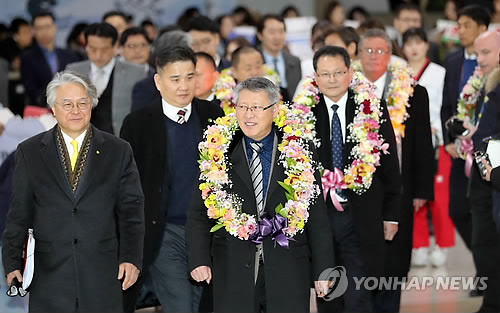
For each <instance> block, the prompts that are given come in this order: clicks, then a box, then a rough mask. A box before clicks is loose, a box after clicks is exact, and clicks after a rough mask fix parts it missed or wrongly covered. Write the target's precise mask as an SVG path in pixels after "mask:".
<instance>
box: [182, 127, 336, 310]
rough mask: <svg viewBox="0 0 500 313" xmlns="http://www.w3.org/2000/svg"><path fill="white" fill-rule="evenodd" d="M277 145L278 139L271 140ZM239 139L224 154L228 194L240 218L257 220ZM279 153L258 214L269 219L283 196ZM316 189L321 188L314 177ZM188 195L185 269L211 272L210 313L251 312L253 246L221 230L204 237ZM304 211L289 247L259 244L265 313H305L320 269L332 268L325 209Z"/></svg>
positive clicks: (202, 216) (202, 213) (198, 203)
mask: <svg viewBox="0 0 500 313" xmlns="http://www.w3.org/2000/svg"><path fill="white" fill-rule="evenodd" d="M277 137H278V140H281V138H282V134H277ZM243 145H244V139H243V133H242V132H241V131H238V132H237V133H236V134H235V136H234V139H233V142H232V144H231V147H230V148H229V152H228V156H229V162H230V164H231V168H230V169H229V177H231V179H232V181H233V185H232V187H231V189H230V191H231V192H232V193H235V194H237V195H238V196H239V197H241V198H242V199H243V204H244V206H243V209H242V210H243V212H246V213H248V214H253V215H256V214H257V209H256V207H257V205H256V201H255V195H254V192H253V187H252V179H251V176H250V170H249V167H248V158H247V156H246V153H245V151H244V148H243ZM279 154H280V152H279V151H278V150H276V157H275V162H274V165H273V167H272V168H271V171H272V172H271V173H270V175H271V180H270V185H269V188H268V192H267V195H266V201H265V207H264V210H265V212H267V213H268V214H269V215H271V216H274V215H275V212H274V211H275V208H276V206H278V204H280V203H282V204H283V205H284V204H285V203H286V197H285V191H284V189H283V188H282V187H280V185H279V184H278V181H283V180H284V179H285V178H286V175H285V173H284V168H283V167H282V166H281V164H280V162H279V161H278V159H279ZM315 174H316V175H315V176H316V183H319V182H321V179H320V177H319V173H315ZM197 189H198V188H196V190H195V191H194V193H193V198H194V201H193V203H192V206H191V207H190V210H189V211H188V220H187V225H186V244H187V249H188V263H189V264H188V266H189V271H192V270H193V269H195V268H196V267H198V266H202V265H206V266H209V267H211V269H212V273H213V280H212V281H213V290H214V311H215V312H255V310H256V309H255V308H254V290H255V288H254V286H255V284H254V271H255V249H256V248H255V244H254V243H252V242H251V241H247V240H240V239H238V238H236V237H234V236H232V235H230V234H229V233H228V232H227V231H226V230H225V229H220V230H218V231H216V232H215V233H210V228H211V227H212V226H213V225H214V222H213V220H210V219H209V218H208V217H207V209H206V207H205V206H204V204H203V201H202V199H201V191H200V190H197ZM322 196H323V195H322V194H321V195H320V196H319V198H318V199H317V200H316V203H315V204H313V205H312V206H311V207H310V208H309V214H310V215H309V220H308V222H307V224H306V226H305V231H304V232H303V233H302V234H298V235H296V236H295V237H294V239H295V241H290V242H289V243H290V246H289V249H286V248H283V247H281V246H279V245H276V246H275V243H274V242H273V241H272V240H271V238H267V239H265V240H264V243H263V249H264V260H265V266H264V273H265V274H264V275H265V284H266V291H267V303H266V305H267V309H268V311H269V312H309V296H310V293H309V292H310V286H311V284H312V282H313V281H314V280H317V279H318V277H319V275H320V274H321V272H322V271H324V270H325V269H327V268H329V267H332V266H333V243H332V235H331V232H330V226H329V223H328V217H327V213H326V207H325V203H324V201H323V200H322V199H321V197H322Z"/></svg>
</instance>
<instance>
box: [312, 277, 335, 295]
mask: <svg viewBox="0 0 500 313" xmlns="http://www.w3.org/2000/svg"><path fill="white" fill-rule="evenodd" d="M330 284H331V282H330V281H328V280H317V281H315V282H314V289H315V290H316V295H317V296H318V297H320V298H322V297H324V296H326V295H327V294H328V289H329V288H330Z"/></svg>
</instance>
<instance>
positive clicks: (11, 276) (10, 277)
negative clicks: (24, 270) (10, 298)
mask: <svg viewBox="0 0 500 313" xmlns="http://www.w3.org/2000/svg"><path fill="white" fill-rule="evenodd" d="M14 278H17V280H18V281H19V282H22V281H23V275H21V271H20V270H15V271H12V272H10V273H9V275H7V285H8V286H10V284H12V281H13V280H14Z"/></svg>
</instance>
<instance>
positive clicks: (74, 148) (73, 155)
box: [70, 140, 78, 170]
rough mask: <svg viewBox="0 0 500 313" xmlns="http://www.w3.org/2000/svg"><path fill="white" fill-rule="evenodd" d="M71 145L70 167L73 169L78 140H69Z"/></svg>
mask: <svg viewBox="0 0 500 313" xmlns="http://www.w3.org/2000/svg"><path fill="white" fill-rule="evenodd" d="M70 143H71V145H72V146H73V154H71V169H72V170H74V169H75V165H76V160H77V159H78V142H77V141H76V140H73V141H71V142H70Z"/></svg>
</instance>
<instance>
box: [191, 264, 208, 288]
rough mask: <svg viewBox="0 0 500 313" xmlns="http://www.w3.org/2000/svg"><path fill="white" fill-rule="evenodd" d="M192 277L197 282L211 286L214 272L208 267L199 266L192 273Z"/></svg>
mask: <svg viewBox="0 0 500 313" xmlns="http://www.w3.org/2000/svg"><path fill="white" fill-rule="evenodd" d="M191 277H193V279H194V280H196V281H197V282H202V281H206V282H207V284H210V281H211V280H212V270H211V269H210V267H208V266H205V265H203V266H198V267H197V268H195V269H194V270H193V271H192V272H191Z"/></svg>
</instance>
